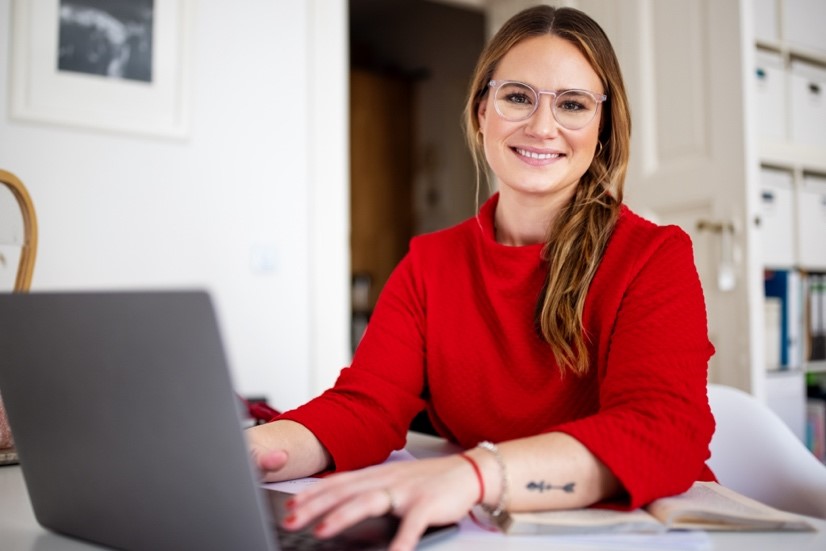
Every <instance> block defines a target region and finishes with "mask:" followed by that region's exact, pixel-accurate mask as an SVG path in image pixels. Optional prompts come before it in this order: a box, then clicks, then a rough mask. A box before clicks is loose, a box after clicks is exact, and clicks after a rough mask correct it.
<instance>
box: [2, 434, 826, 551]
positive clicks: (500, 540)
mask: <svg viewBox="0 0 826 551" xmlns="http://www.w3.org/2000/svg"><path fill="white" fill-rule="evenodd" d="M408 451H410V452H411V454H412V455H414V456H415V457H418V458H423V457H429V456H435V455H440V454H442V453H445V452H446V451H450V447H449V446H447V445H445V444H444V443H443V441H441V440H439V439H436V438H433V437H429V436H424V435H419V434H411V437H410V439H409V441H408ZM813 523H814V524H815V525H816V526H817V528H818V531H817V532H760V533H734V532H726V533H708V534H706V533H700V534H697V535H693V536H692V535H691V534H688V535H686V534H680V533H669V534H664V535H658V536H654V537H656V538H658V540H657V543H658V544H659V545H658V546H657V548H662V549H669V548H672V549H678V548H679V549H698V550H700V549H702V550H706V549H714V550H722V551H728V550H731V551H740V550H742V549H761V550H772V549H778V550H783V551H788V549H794V551H823V549H826V520H818V519H815V520H813ZM632 537H633V536H632ZM646 538H647V539H648V540H649V541H648V543H649V544H650V543H652V542H653V540H651V539H650V538H651V536H647V537H646ZM630 541H631V540H629V539H628V538H627V537H626V536H625V535H615V536H599V537H598V538H597V537H595V538H594V539H593V540H592V542H591V546H590V547H589V546H587V545H586V544H585V542H584V541H582V540H579V541H576V540H571V539H566V538H565V537H559V536H505V535H502V534H496V533H488V532H484V531H483V530H481V529H479V528H477V527H475V526H474V525H473V524H472V523H470V522H463V523H462V525H461V530H460V532H459V533H458V534H456V535H453V536H451V537H449V538H447V539H445V540H443V541H437V542H434V543H433V544H430V545H428V546H427V547H426V548H425V549H426V550H432V551H523V550H536V549H547V548H551V547H553V549H554V550H558V551H565V550H572V551H573V550H578V551H582V550H583V549H589V548H590V549H602V550H605V549H608V550H610V549H628V548H629V543H630ZM0 542H2V548H3V550H4V551H35V550H36V551H91V550H95V549H102V548H101V547H98V546H95V545H92V544H89V543H85V542H81V541H77V540H72V539H69V538H66V537H64V536H61V535H58V534H54V533H52V532H49V531H47V530H45V529H43V528H42V527H41V526H40V525H39V524H38V523H37V520H36V519H35V517H34V513H33V512H32V508H31V505H30V503H29V497H28V493H27V491H26V486H25V483H24V480H23V473H22V470H21V469H20V467H19V466H16V465H15V466H3V467H0Z"/></svg>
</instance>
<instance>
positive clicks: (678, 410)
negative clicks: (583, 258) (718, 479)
mask: <svg viewBox="0 0 826 551" xmlns="http://www.w3.org/2000/svg"><path fill="white" fill-rule="evenodd" d="M667 234H668V236H667V237H666V238H665V239H659V240H658V241H659V242H658V243H656V244H654V245H651V244H647V245H640V247H641V248H645V247H647V248H649V249H650V250H649V251H648V252H646V253H645V254H644V255H641V257H640V258H641V260H640V261H639V266H635V267H633V268H631V269H627V268H623V269H620V268H618V269H617V270H616V271H615V270H614V268H613V266H612V262H613V261H614V260H612V259H606V261H607V263H608V266H606V271H607V273H606V274H603V275H614V276H616V275H617V274H628V276H627V277H628V280H627V281H626V282H625V283H626V284H625V285H624V286H623V285H620V286H617V285H616V284H617V283H618V282H617V281H615V282H614V285H613V286H612V289H624V290H623V291H618V294H617V297H616V299H615V301H614V300H613V299H611V298H610V297H607V296H606V297H604V298H605V299H606V300H608V301H609V302H616V304H617V309H616V315H615V316H613V317H611V318H610V320H608V319H606V320H603V321H602V322H601V323H603V324H604V326H603V327H601V331H600V332H601V333H602V334H603V335H604V337H603V340H604V341H605V342H604V343H602V344H600V347H599V348H600V350H599V351H598V352H597V354H598V356H599V357H600V359H599V360H598V361H597V364H598V365H599V369H600V372H599V379H600V384H599V389H600V390H599V402H600V405H599V411H598V413H596V414H594V415H591V416H589V417H586V418H583V419H580V420H577V421H573V422H569V423H566V424H563V425H561V426H559V427H555V429H554V430H559V431H562V432H565V433H568V434H570V435H572V436H574V437H575V438H577V439H578V440H579V441H580V442H582V443H583V444H584V445H585V446H586V447H587V448H588V449H589V450H590V451H591V452H592V453H594V454H595V455H596V456H597V457H598V458H599V459H600V460H601V461H602V462H603V463H604V464H605V465H606V466H607V467H608V468H609V469H610V470H611V471H612V472H613V473H614V475H615V476H616V477H617V478H618V479H619V480H620V482H621V483H622V485H623V487H624V488H625V490H626V492H627V496H628V503H627V505H628V506H629V507H631V508H636V507H640V506H643V505H645V504H647V503H649V502H651V501H653V500H654V499H657V498H659V497H663V496H666V495H673V494H677V493H680V492H683V491H685V490H687V489H688V487H689V486H690V485H691V484H692V482H694V481H695V480H698V479H702V478H706V479H708V478H709V477H710V476H711V474H710V471H708V470H707V467H705V461H706V460H707V459H708V457H709V456H710V453H709V447H708V445H709V442H710V440H711V436H712V433H713V432H714V419H713V417H712V414H711V410H710V407H709V405H708V398H707V392H706V388H707V368H708V360H709V358H710V356H711V354H712V353H713V351H714V349H713V347H712V345H711V343H710V342H709V340H708V329H707V319H706V311H705V302H704V299H703V291H702V288H701V285H700V280H699V276H698V274H697V271H696V268H695V266H694V261H693V254H692V249H691V242H690V240H689V238H688V236H687V235H686V234H684V233H683V232H682V231H680V230H677V229H676V228H670V229H669V231H668V232H667ZM626 250H629V249H626ZM631 250H633V249H631ZM620 262H623V261H621V260H617V264H618V265H619V263H620ZM624 262H625V263H626V264H627V263H628V262H629V260H628V259H627V258H626V259H625V260H624ZM601 269H602V268H601ZM619 277H620V279H621V278H622V276H619ZM620 282H621V281H620ZM606 287H607V286H606ZM591 298H597V299H599V298H600V297H599V293H597V296H596V297H589V299H591Z"/></svg>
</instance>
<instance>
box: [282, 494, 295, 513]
mask: <svg viewBox="0 0 826 551" xmlns="http://www.w3.org/2000/svg"><path fill="white" fill-rule="evenodd" d="M284 508H286V509H287V510H289V511H292V510H293V509H295V498H294V497H291V498H290V499H288V500H287V501H285V502H284Z"/></svg>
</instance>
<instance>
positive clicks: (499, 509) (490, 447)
mask: <svg viewBox="0 0 826 551" xmlns="http://www.w3.org/2000/svg"><path fill="white" fill-rule="evenodd" d="M476 447H478V448H482V449H483V450H487V451H489V452H491V453H492V454H493V457H494V458H495V459H496V463H497V464H498V465H499V472H500V474H501V475H502V492H501V493H500V494H499V502H498V503H497V504H496V507H494V508H493V509H491V508H490V507H489V506H483V507H485V510H486V511H488V512H489V513H490V515H491V516H492V517H494V518H496V517H498V516H499V515H501V514H502V513H503V512H504V511H505V508H506V507H507V504H508V476H507V471H506V470H505V461H504V460H503V459H502V455H501V454H500V453H499V448H498V447H496V444H494V443H493V442H488V441H484V442H479V443H478V444H477V445H476Z"/></svg>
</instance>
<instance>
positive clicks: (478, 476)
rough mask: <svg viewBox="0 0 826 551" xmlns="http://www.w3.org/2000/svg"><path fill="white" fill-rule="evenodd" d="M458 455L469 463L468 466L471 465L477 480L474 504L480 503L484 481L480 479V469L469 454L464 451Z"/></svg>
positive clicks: (482, 497)
mask: <svg viewBox="0 0 826 551" xmlns="http://www.w3.org/2000/svg"><path fill="white" fill-rule="evenodd" d="M459 457H461V458H462V459H464V460H465V461H467V462H468V463H470V466H471V467H473V472H474V473H476V480H478V481H479V499H477V500H476V504H477V505H478V504H480V503H482V500H483V499H484V498H485V481H484V480H483V479H482V471H480V470H479V465H477V464H476V461H474V460H473V459H472V458H471V457H470V456H469V455H466V454H464V453H460V454H459Z"/></svg>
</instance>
